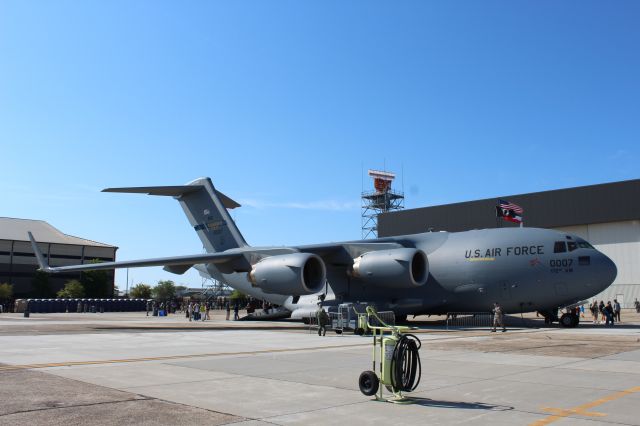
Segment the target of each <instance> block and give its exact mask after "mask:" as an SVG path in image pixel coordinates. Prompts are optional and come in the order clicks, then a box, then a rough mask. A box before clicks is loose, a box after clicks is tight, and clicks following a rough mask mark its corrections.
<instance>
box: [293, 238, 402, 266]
mask: <svg viewBox="0 0 640 426" xmlns="http://www.w3.org/2000/svg"><path fill="white" fill-rule="evenodd" d="M402 247H404V246H403V245H402V244H399V243H391V242H370V243H369V242H344V243H329V244H311V245H305V246H296V247H294V249H296V250H298V251H301V252H303V253H313V254H316V255H318V256H320V257H321V258H323V260H324V261H325V262H327V263H332V262H333V263H335V262H336V261H341V262H345V263H348V264H349V265H351V264H352V263H353V259H354V258H356V257H358V256H360V255H361V254H363V253H366V252H369V251H378V250H391V249H396V248H402Z"/></svg>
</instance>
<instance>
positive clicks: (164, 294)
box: [151, 280, 176, 300]
mask: <svg viewBox="0 0 640 426" xmlns="http://www.w3.org/2000/svg"><path fill="white" fill-rule="evenodd" d="M151 291H152V293H153V296H154V297H155V298H156V299H158V300H166V299H171V298H173V297H174V296H175V295H176V285H175V283H174V282H173V281H171V280H160V281H158V284H157V285H156V286H155V287H154V288H153V289H152V290H151Z"/></svg>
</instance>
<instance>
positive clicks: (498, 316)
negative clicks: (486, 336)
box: [491, 302, 507, 333]
mask: <svg viewBox="0 0 640 426" xmlns="http://www.w3.org/2000/svg"><path fill="white" fill-rule="evenodd" d="M503 316H504V314H503V312H502V308H501V307H500V305H499V304H498V302H495V303H494V304H493V328H492V329H491V332H492V333H495V331H496V327H502V331H503V332H505V331H507V328H506V327H505V326H504V318H503Z"/></svg>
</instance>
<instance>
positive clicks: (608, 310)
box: [603, 301, 614, 327]
mask: <svg viewBox="0 0 640 426" xmlns="http://www.w3.org/2000/svg"><path fill="white" fill-rule="evenodd" d="M603 310H604V315H605V317H606V318H607V323H606V324H605V325H606V326H611V327H613V325H614V319H613V306H611V302H610V301H608V302H607V306H605V307H604V309H603Z"/></svg>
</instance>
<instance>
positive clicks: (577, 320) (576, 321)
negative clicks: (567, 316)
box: [571, 315, 580, 327]
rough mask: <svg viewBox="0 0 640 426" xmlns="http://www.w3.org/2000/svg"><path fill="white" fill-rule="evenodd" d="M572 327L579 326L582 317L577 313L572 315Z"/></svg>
mask: <svg viewBox="0 0 640 426" xmlns="http://www.w3.org/2000/svg"><path fill="white" fill-rule="evenodd" d="M571 320H572V321H571V327H577V326H578V324H580V317H579V316H577V315H571Z"/></svg>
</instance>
